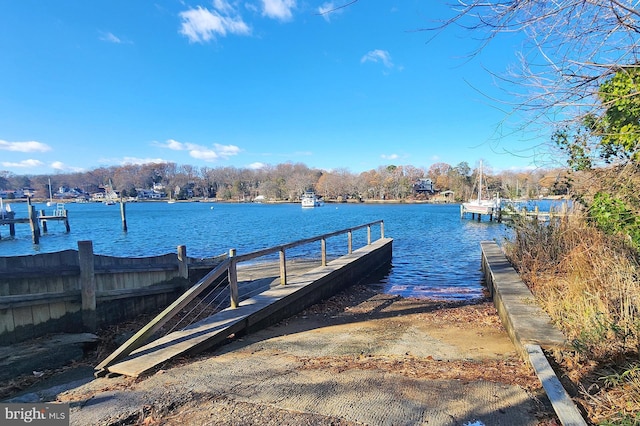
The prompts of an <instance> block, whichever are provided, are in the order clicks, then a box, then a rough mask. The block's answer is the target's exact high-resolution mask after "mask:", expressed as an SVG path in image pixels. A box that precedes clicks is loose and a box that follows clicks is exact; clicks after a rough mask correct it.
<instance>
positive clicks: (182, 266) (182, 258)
mask: <svg viewBox="0 0 640 426" xmlns="http://www.w3.org/2000/svg"><path fill="white" fill-rule="evenodd" d="M178 275H179V276H180V277H181V278H186V279H189V259H188V258H187V246H184V245H183V246H178Z"/></svg>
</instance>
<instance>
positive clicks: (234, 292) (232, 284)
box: [227, 249, 240, 309]
mask: <svg viewBox="0 0 640 426" xmlns="http://www.w3.org/2000/svg"><path fill="white" fill-rule="evenodd" d="M235 255H236V249H231V250H229V260H230V261H231V262H230V263H229V271H228V273H227V274H228V277H229V294H230V295H231V307H232V308H233V309H235V308H237V307H238V305H239V304H240V303H239V301H238V271H237V270H236V260H235V259H234V257H235Z"/></svg>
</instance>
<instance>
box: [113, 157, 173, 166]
mask: <svg viewBox="0 0 640 426" xmlns="http://www.w3.org/2000/svg"><path fill="white" fill-rule="evenodd" d="M168 162H169V161H167V160H164V159H162V158H137V157H124V158H123V159H122V160H121V161H120V164H122V165H125V164H163V163H168Z"/></svg>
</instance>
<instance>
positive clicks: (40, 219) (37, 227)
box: [0, 199, 71, 244]
mask: <svg viewBox="0 0 640 426" xmlns="http://www.w3.org/2000/svg"><path fill="white" fill-rule="evenodd" d="M28 213H29V217H26V218H16V217H12V218H8V217H2V218H0V226H1V225H8V226H9V235H10V236H12V237H15V235H16V224H22V223H24V224H29V225H30V226H31V237H32V240H33V243H34V244H39V243H40V237H41V232H44V233H46V232H48V226H47V222H48V221H62V222H63V223H64V225H65V229H66V232H71V228H70V226H69V213H68V211H67V209H65V208H64V204H62V203H58V204H57V205H56V208H55V210H54V211H53V214H52V215H47V214H46V213H45V211H44V210H40V214H39V215H36V210H35V206H33V205H31V199H29V200H28ZM41 229H42V231H41ZM1 237H2V235H0V238H1Z"/></svg>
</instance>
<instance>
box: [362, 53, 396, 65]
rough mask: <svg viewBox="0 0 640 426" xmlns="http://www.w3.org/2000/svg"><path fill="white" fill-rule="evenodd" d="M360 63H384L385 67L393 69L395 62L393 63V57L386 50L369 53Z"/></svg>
mask: <svg viewBox="0 0 640 426" xmlns="http://www.w3.org/2000/svg"><path fill="white" fill-rule="evenodd" d="M360 62H361V63H365V62H382V63H383V64H384V66H385V67H387V68H393V62H391V55H390V54H389V52H387V51H386V50H380V49H376V50H372V51H370V52H367V54H366V55H364V56H363V57H362V58H361V59H360Z"/></svg>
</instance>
